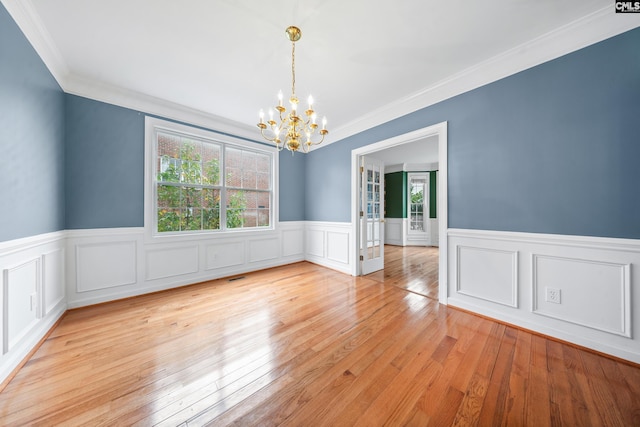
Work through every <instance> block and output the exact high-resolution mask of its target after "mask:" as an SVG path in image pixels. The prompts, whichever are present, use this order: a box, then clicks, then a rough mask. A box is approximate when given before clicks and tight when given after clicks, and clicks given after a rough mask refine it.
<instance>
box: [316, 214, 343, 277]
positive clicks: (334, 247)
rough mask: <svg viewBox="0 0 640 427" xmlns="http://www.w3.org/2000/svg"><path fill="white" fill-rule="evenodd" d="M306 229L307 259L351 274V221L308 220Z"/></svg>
mask: <svg viewBox="0 0 640 427" xmlns="http://www.w3.org/2000/svg"><path fill="white" fill-rule="evenodd" d="M305 229H306V233H305V242H306V245H305V247H306V260H307V261H309V262H312V263H314V264H319V265H322V266H324V267H328V268H331V269H334V270H338V271H341V272H343V273H346V274H351V272H352V265H351V262H350V260H351V259H353V257H352V256H351V251H353V248H352V246H353V236H352V235H351V234H352V232H351V223H349V222H319V221H306V227H305Z"/></svg>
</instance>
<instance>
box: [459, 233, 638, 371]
mask: <svg viewBox="0 0 640 427" xmlns="http://www.w3.org/2000/svg"><path fill="white" fill-rule="evenodd" d="M448 247H449V260H450V261H449V266H448V267H449V278H450V282H449V283H450V286H449V290H448V294H449V295H448V299H447V301H448V304H449V305H452V306H457V307H460V308H464V309H466V310H469V311H473V312H476V313H479V314H482V315H486V316H489V317H492V318H495V319H498V320H502V321H505V322H508V323H511V324H514V325H516V326H520V327H523V328H527V329H530V330H533V331H536V332H540V333H542V334H545V335H548V336H551V337H556V338H559V339H561V340H565V341H568V342H572V343H575V344H578V345H581V346H585V347H588V348H592V349H594V350H597V351H600V352H603V353H608V354H611V355H613V356H617V357H620V358H623V359H627V360H631V361H633V362H636V363H640V292H637V290H638V289H640V275H638V274H632V272H633V271H634V270H636V271H637V270H638V268H640V241H638V240H630V239H611V238H601V237H583V236H564V235H545V234H532V233H510V232H498V231H478V230H457V229H450V230H448ZM548 292H553V293H554V294H556V295H557V297H558V299H557V300H556V302H552V300H553V298H552V297H551V294H549V296H548V295H547V293H548ZM558 301H559V302H558Z"/></svg>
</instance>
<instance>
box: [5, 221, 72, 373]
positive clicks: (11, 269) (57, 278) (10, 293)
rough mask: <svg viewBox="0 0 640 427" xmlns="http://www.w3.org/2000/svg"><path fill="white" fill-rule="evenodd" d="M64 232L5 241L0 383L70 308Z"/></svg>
mask: <svg viewBox="0 0 640 427" xmlns="http://www.w3.org/2000/svg"><path fill="white" fill-rule="evenodd" d="M64 265H65V232H64V231H58V232H54V233H47V234H41V235H38V236H32V237H27V238H23V239H16V240H11V241H6V242H0V274H1V276H0V279H1V280H2V282H1V283H0V285H1V286H0V288H1V289H0V350H1V351H0V382H2V381H4V380H5V379H6V378H7V377H8V376H9V375H10V374H11V373H12V372H13V371H14V370H15V369H16V368H17V367H18V366H19V365H20V363H21V362H22V360H23V359H24V358H25V357H26V356H27V355H28V354H29V353H30V352H31V350H32V349H33V348H34V347H35V346H36V345H37V344H38V342H39V341H40V340H41V339H42V338H44V336H45V335H46V334H47V332H48V331H49V330H50V329H51V327H53V325H54V324H55V323H56V322H57V321H58V319H60V317H61V316H62V315H63V314H64V312H65V311H66V309H67V305H66V295H65V283H64V282H65V266H64Z"/></svg>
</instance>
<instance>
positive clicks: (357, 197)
mask: <svg viewBox="0 0 640 427" xmlns="http://www.w3.org/2000/svg"><path fill="white" fill-rule="evenodd" d="M434 136H435V137H437V138H438V163H439V165H438V166H439V173H438V182H437V185H438V211H439V212H438V213H439V215H438V216H439V221H438V246H439V256H438V264H439V265H438V282H439V290H438V301H439V302H440V303H441V304H446V303H447V287H448V281H447V265H448V264H447V258H448V257H447V233H446V231H447V228H448V214H447V206H448V205H447V188H448V185H447V122H442V123H438V124H436V125H433V126H429V127H426V128H423V129H418V130H416V131H413V132H409V133H406V134H403V135H398V136H396V137H393V138H390V139H386V140H383V141H379V142H376V143H373V144H370V145H367V146H364V147H360V148H357V149H355V150H353V151H352V152H351V171H352V172H351V226H352V233H353V236H354V237H355V238H354V239H353V242H352V246H353V250H352V251H351V254H352V259H351V265H352V274H353V275H354V276H359V275H361V274H362V265H361V262H360V253H361V244H362V243H361V242H362V241H363V239H362V232H363V231H362V227H361V226H360V218H359V215H360V203H361V192H360V186H361V181H360V179H361V174H360V167H359V165H360V164H361V162H362V157H363V156H366V155H371V154H373V153H375V152H378V151H381V150H385V149H388V148H391V147H396V146H400V145H403V144H408V143H412V142H416V141H420V140H422V139H425V138H429V137H434Z"/></svg>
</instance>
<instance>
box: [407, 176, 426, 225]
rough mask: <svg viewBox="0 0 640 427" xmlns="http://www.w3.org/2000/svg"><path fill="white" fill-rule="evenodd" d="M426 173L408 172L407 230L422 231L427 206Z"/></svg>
mask: <svg viewBox="0 0 640 427" xmlns="http://www.w3.org/2000/svg"><path fill="white" fill-rule="evenodd" d="M428 182H429V181H428V175H425V174H412V173H410V174H409V197H408V199H409V231H413V232H424V231H426V226H425V220H426V218H425V213H428V212H429V207H428V188H429V187H428Z"/></svg>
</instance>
